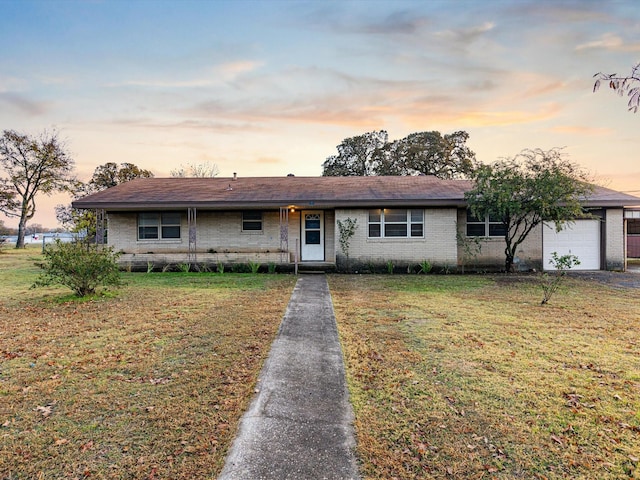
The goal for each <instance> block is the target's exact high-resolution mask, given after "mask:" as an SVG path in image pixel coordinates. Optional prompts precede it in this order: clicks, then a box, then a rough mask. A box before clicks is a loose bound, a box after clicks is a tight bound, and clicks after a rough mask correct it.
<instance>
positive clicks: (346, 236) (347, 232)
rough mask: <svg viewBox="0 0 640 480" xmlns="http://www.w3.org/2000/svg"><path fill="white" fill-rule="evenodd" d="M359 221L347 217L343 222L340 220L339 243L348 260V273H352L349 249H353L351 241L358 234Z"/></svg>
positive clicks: (338, 222)
mask: <svg viewBox="0 0 640 480" xmlns="http://www.w3.org/2000/svg"><path fill="white" fill-rule="evenodd" d="M357 222H358V220H357V219H353V218H350V217H347V218H345V219H344V221H342V220H338V221H337V224H338V242H339V243H340V250H342V253H343V254H344V256H345V258H346V260H347V262H346V263H347V265H346V267H347V272H349V271H350V268H351V265H350V264H349V248H350V247H351V239H352V238H353V236H354V235H355V233H356V230H357V229H358V225H357Z"/></svg>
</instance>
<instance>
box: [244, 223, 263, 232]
mask: <svg viewBox="0 0 640 480" xmlns="http://www.w3.org/2000/svg"><path fill="white" fill-rule="evenodd" d="M242 230H250V231H254V232H255V231H260V230H262V222H242Z"/></svg>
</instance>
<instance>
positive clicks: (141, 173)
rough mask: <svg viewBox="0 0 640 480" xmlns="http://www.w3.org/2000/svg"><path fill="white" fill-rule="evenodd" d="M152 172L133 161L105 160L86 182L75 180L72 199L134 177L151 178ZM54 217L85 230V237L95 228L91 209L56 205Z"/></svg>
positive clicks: (92, 234) (94, 216)
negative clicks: (117, 161) (119, 162)
mask: <svg viewBox="0 0 640 480" xmlns="http://www.w3.org/2000/svg"><path fill="white" fill-rule="evenodd" d="M151 177H153V172H151V171H150V170H145V169H143V168H140V167H138V166H137V165H134V164H133V163H126V162H125V163H121V164H120V165H118V164H117V163H115V162H107V163H105V164H104V165H100V166H98V167H96V169H95V170H94V171H93V175H92V176H91V180H89V181H88V182H87V183H82V182H79V181H76V182H75V183H74V185H73V197H74V199H78V198H82V197H84V196H86V195H90V194H92V193H96V192H100V191H102V190H106V189H107V188H111V187H115V186H116V185H120V184H121V183H125V182H128V181H130V180H134V179H136V178H151ZM55 210H56V218H57V219H58V222H60V223H61V224H62V225H64V226H65V227H67V228H69V229H71V230H72V231H74V232H81V231H84V232H87V237H88V238H92V237H93V236H94V235H95V230H96V215H95V212H94V211H92V210H77V209H74V208H72V207H71V205H57V206H56V207H55Z"/></svg>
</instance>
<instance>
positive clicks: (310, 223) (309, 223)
mask: <svg viewBox="0 0 640 480" xmlns="http://www.w3.org/2000/svg"><path fill="white" fill-rule="evenodd" d="M304 228H306V229H310V228H311V229H317V230H320V219H315V218H311V219H310V218H307V219H306V220H305V221H304Z"/></svg>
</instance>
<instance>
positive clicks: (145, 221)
mask: <svg viewBox="0 0 640 480" xmlns="http://www.w3.org/2000/svg"><path fill="white" fill-rule="evenodd" d="M158 220H159V215H158V214H157V213H148V212H147V213H140V214H138V225H140V226H141V227H144V226H148V225H158Z"/></svg>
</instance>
